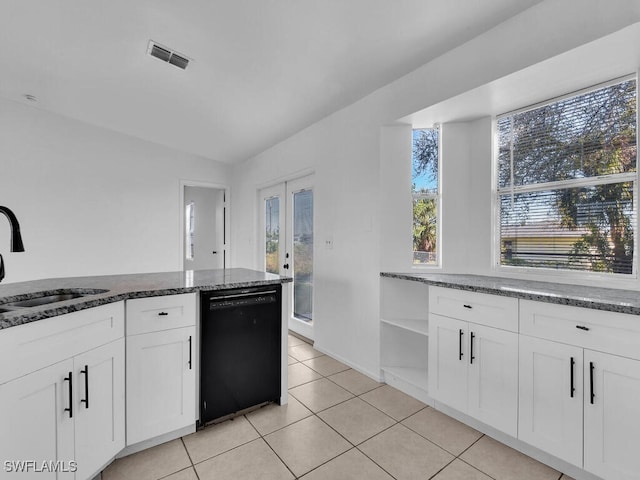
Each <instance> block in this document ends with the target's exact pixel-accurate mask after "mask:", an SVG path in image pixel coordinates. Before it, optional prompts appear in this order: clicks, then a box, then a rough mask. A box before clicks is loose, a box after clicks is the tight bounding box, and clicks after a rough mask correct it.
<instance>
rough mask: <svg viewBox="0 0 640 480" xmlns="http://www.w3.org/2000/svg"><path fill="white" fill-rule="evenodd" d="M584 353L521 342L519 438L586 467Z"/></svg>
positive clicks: (546, 343) (555, 345) (558, 345)
mask: <svg viewBox="0 0 640 480" xmlns="http://www.w3.org/2000/svg"><path fill="white" fill-rule="evenodd" d="M583 365H584V362H583V350H582V348H579V347H574V346H571V345H565V344H562V343H557V342H552V341H549V340H543V339H539V338H533V337H527V336H524V335H522V336H520V395H519V400H520V409H519V410H520V411H519V430H518V438H519V439H520V440H522V441H524V442H527V443H529V444H531V445H533V446H534V447H537V448H539V449H541V450H544V451H546V452H548V453H550V454H552V455H555V456H556V457H558V458H561V459H563V460H566V461H567V462H569V463H571V464H573V465H576V466H578V467H582V435H583V430H582V415H583V393H584V388H583V378H582V377H583V375H582V371H583Z"/></svg>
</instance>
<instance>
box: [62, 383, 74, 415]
mask: <svg viewBox="0 0 640 480" xmlns="http://www.w3.org/2000/svg"><path fill="white" fill-rule="evenodd" d="M64 381H65V382H69V408H65V409H64V411H65V412H69V418H73V372H69V376H68V377H64Z"/></svg>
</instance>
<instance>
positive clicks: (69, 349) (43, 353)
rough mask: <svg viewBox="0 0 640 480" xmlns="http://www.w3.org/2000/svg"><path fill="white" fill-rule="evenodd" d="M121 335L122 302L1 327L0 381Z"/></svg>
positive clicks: (102, 343) (19, 375)
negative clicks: (1, 366)
mask: <svg viewBox="0 0 640 480" xmlns="http://www.w3.org/2000/svg"><path fill="white" fill-rule="evenodd" d="M123 336H124V302H117V303H110V304H107V305H101V306H99V307H95V308H88V309H86V310H81V311H79V312H73V313H67V314H65V315H59V316H57V317H51V318H46V319H44V320H38V321H36V322H31V323H27V324H25V325H19V326H17V327H11V328H7V329H5V330H1V331H0V365H3V366H4V367H3V368H2V369H0V384H1V383H4V382H7V381H9V380H11V379H14V378H18V377H21V376H23V375H26V374H27V373H30V372H34V371H36V370H39V369H41V368H44V367H46V366H48V365H52V364H54V363H56V362H60V361H62V360H65V359H67V358H71V357H73V356H74V355H77V354H79V353H82V352H86V351H88V350H91V349H93V348H95V347H98V346H100V345H104V344H107V343H109V342H111V341H113V340H116V339H118V338H122V337H123Z"/></svg>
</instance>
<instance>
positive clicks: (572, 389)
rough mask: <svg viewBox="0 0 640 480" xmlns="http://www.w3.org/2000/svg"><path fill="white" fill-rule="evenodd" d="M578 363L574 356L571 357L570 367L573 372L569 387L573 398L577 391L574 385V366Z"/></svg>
mask: <svg viewBox="0 0 640 480" xmlns="http://www.w3.org/2000/svg"><path fill="white" fill-rule="evenodd" d="M575 365H576V361H575V359H574V358H573V357H571V362H570V364H569V369H570V373H571V388H570V389H569V394H570V395H571V398H573V394H574V393H575V391H576V387H575V386H574V385H573V370H574V367H575Z"/></svg>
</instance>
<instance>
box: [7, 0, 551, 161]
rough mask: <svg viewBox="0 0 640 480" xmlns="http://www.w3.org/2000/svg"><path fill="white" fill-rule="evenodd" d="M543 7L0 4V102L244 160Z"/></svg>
mask: <svg viewBox="0 0 640 480" xmlns="http://www.w3.org/2000/svg"><path fill="white" fill-rule="evenodd" d="M539 1H540V0H517V1H514V0H181V1H177V0H109V1H103V0H0V65H1V67H0V96H1V97H4V98H8V99H11V100H15V101H20V102H24V103H30V104H32V105H34V106H36V107H37V108H42V109H45V110H50V111H53V112H56V113H59V114H62V115H65V116H68V117H71V118H75V119H78V120H81V121H84V122H87V123H90V124H94V125H98V126H101V127H105V128H108V129H112V130H115V131H119V132H122V133H125V134H128V135H132V136H135V137H139V138H142V139H145V140H149V141H152V142H156V143H159V144H162V145H166V146H169V147H173V148H176V149H179V150H182V151H186V152H190V153H194V154H197V155H201V156H204V157H208V158H211V159H215V160H220V161H225V162H233V161H239V160H244V159H246V158H249V157H251V156H253V155H255V154H257V153H259V152H261V151H263V150H265V149H267V148H269V147H270V146H272V145H274V144H276V143H278V142H279V141H281V140H283V139H285V138H287V137H288V136H290V135H292V134H293V133H295V132H297V131H299V130H301V129H303V128H305V127H306V126H308V125H311V124H312V123H314V122H316V121H317V120H319V119H321V118H322V117H324V116H326V115H328V114H330V113H332V112H335V111H337V110H339V109H341V108H343V107H345V106H347V105H349V104H351V103H353V102H354V101H356V100H358V99H360V98H362V97H364V96H366V95H367V94H369V93H371V92H372V91H374V90H376V89H377V88H380V87H382V86H383V85H386V84H387V83H389V82H391V81H393V80H395V79H397V78H399V77H401V76H403V75H405V74H407V73H409V72H411V71H412V70H414V69H416V68H417V67H419V66H420V65H422V64H424V63H427V62H428V61H429V60H431V59H433V58H435V57H437V56H439V55H441V54H443V53H444V52H446V51H448V50H450V49H452V48H455V47H456V46H458V45H460V44H462V43H464V42H466V41H467V40H470V39H471V38H473V37H475V36H477V35H479V34H480V33H482V32H484V31H486V30H488V29H490V28H492V27H493V26H495V25H497V24H499V23H501V22H503V21H505V20H506V19H508V18H509V17H511V16H513V15H515V14H517V13H519V12H520V11H523V10H525V9H526V8H528V7H530V6H532V5H533V4H535V3H538V2H539ZM150 39H152V40H155V41H156V42H158V43H160V44H162V45H165V46H168V47H170V48H173V49H175V50H176V51H177V52H179V53H181V54H184V55H186V56H187V57H189V58H191V59H193V62H192V64H191V65H190V66H189V67H188V69H187V70H186V71H182V70H180V69H178V68H176V67H174V66H171V65H169V64H166V63H163V62H161V61H159V60H157V59H155V58H152V57H150V56H148V55H146V51H147V46H148V42H149V40H150ZM25 94H31V95H34V96H36V97H37V99H38V100H37V102H35V103H34V102H29V101H28V100H26V99H25V98H24V95H25Z"/></svg>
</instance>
